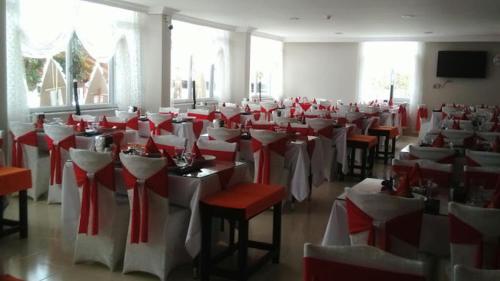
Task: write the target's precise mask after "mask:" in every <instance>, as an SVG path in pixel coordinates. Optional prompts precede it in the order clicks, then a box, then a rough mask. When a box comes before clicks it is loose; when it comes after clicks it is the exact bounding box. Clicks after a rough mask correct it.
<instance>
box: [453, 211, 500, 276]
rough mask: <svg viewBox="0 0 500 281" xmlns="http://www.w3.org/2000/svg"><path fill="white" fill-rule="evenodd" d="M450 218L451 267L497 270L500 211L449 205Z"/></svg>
mask: <svg viewBox="0 0 500 281" xmlns="http://www.w3.org/2000/svg"><path fill="white" fill-rule="evenodd" d="M448 218H449V223H450V249H451V255H450V263H451V268H453V267H454V266H455V265H458V264H460V265H464V266H469V267H475V268H479V269H482V268H484V269H494V268H498V264H496V263H497V262H498V259H497V258H498V254H499V250H498V249H499V248H498V247H499V246H500V245H499V243H498V241H500V224H499V223H498V222H499V221H500V210H499V209H488V208H481V207H472V206H467V205H462V204H458V203H455V202H450V203H449V204H448ZM452 280H453V279H452ZM470 280H475V279H470Z"/></svg>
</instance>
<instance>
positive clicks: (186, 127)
mask: <svg viewBox="0 0 500 281" xmlns="http://www.w3.org/2000/svg"><path fill="white" fill-rule="evenodd" d="M172 126H173V127H174V131H173V134H174V135H176V136H178V137H183V138H186V139H187V140H188V147H192V146H193V144H194V143H195V142H196V135H195V134H194V131H193V123H192V122H181V123H172ZM209 126H211V123H210V121H208V120H203V129H202V130H201V134H206V132H207V128H208V127H209ZM138 133H139V136H140V137H142V138H149V136H150V135H151V134H150V128H149V121H139V131H138ZM201 134H200V135H201Z"/></svg>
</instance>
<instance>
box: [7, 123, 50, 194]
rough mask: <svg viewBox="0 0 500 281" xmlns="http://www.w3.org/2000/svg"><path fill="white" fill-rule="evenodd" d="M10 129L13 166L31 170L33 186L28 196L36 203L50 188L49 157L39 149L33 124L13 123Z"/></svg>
mask: <svg viewBox="0 0 500 281" xmlns="http://www.w3.org/2000/svg"><path fill="white" fill-rule="evenodd" d="M9 127H10V133H11V136H12V157H11V163H12V166H14V167H19V168H26V169H29V170H31V182H32V186H31V188H30V189H28V196H29V197H31V198H32V199H33V200H35V201H36V200H38V198H39V197H40V195H42V194H44V193H46V192H47V191H48V188H49V167H50V164H49V163H50V162H49V160H50V159H49V155H48V154H47V153H44V152H42V151H41V150H40V149H38V139H37V134H36V131H35V127H34V126H33V124H32V123H19V122H12V123H10V126H9ZM2 159H3V158H2ZM0 161H2V160H0Z"/></svg>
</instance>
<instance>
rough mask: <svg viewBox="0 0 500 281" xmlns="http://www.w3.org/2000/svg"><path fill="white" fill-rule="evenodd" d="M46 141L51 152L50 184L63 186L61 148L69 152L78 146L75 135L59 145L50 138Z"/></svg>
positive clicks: (47, 137) (46, 138)
mask: <svg viewBox="0 0 500 281" xmlns="http://www.w3.org/2000/svg"><path fill="white" fill-rule="evenodd" d="M45 140H46V141H47V144H48V146H49V151H50V184H51V185H53V184H54V182H55V183H56V184H61V182H62V165H63V163H62V162H61V148H64V149H66V150H69V149H70V148H71V147H75V146H76V138H75V135H71V136H69V137H67V138H65V139H63V140H61V141H60V142H59V143H55V142H54V141H53V140H52V139H51V138H50V137H49V136H47V135H46V136H45Z"/></svg>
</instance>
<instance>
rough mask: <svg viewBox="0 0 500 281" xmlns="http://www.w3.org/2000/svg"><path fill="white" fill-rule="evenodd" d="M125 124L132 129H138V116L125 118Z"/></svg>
mask: <svg viewBox="0 0 500 281" xmlns="http://www.w3.org/2000/svg"><path fill="white" fill-rule="evenodd" d="M125 126H126V127H127V128H130V129H132V130H135V131H138V130H139V117H137V116H136V117H132V118H130V119H129V120H127V122H126V124H125Z"/></svg>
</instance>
